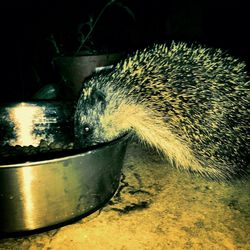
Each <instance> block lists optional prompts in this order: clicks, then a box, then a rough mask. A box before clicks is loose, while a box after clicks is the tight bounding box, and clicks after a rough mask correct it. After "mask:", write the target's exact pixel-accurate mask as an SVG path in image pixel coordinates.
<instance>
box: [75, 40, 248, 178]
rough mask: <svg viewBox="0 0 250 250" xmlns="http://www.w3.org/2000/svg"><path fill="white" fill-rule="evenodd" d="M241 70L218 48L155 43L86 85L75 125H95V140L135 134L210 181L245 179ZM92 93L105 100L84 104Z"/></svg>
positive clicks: (245, 108)
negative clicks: (168, 46)
mask: <svg viewBox="0 0 250 250" xmlns="http://www.w3.org/2000/svg"><path fill="white" fill-rule="evenodd" d="M244 68H245V65H244V63H241V62H239V61H238V60H237V59H234V58H232V57H230V56H228V55H224V54H223V53H222V52H221V51H220V50H214V51H212V50H209V49H206V48H203V47H200V46H198V47H195V46H194V47H188V46H187V45H186V44H184V43H179V44H175V43H173V44H172V45H171V47H170V48H167V47H166V46H165V45H155V46H153V47H152V48H149V49H145V50H142V51H137V52H136V53H135V54H134V55H133V56H131V57H128V58H127V59H126V60H124V61H122V62H121V63H119V64H118V65H117V66H116V67H115V68H114V70H113V71H112V72H110V73H104V74H101V75H97V76H93V77H92V78H91V79H90V80H89V81H87V82H85V83H84V85H83V90H82V94H81V97H80V99H79V102H78V106H77V111H76V120H77V119H78V120H79V121H82V122H84V121H85V122H86V119H91V120H92V121H93V122H94V121H95V122H94V124H95V125H94V126H95V129H96V138H97V139H93V140H96V141H98V142H100V141H103V142H105V141H110V140H112V139H115V138H117V137H119V136H120V135H121V134H124V133H126V132H129V131H133V132H134V133H135V134H136V135H137V136H138V138H139V139H140V140H141V141H142V142H146V143H147V144H148V145H150V146H152V147H153V148H155V149H157V150H158V151H159V152H161V153H162V154H163V155H164V156H166V157H167V158H168V159H169V160H170V161H171V162H172V163H173V165H175V166H176V167H178V168H182V169H185V170H189V171H191V172H197V173H199V174H201V175H203V176H208V177H211V178H214V179H224V180H225V179H231V178H232V177H233V176H235V175H236V174H237V173H238V172H239V173H240V174H241V175H244V174H245V173H246V172H247V171H248V170H247V167H248V165H249V162H248V159H249V158H248V157H249V141H250V139H249V138H250V137H249V123H250V120H249V119H250V118H249V77H248V76H247V74H246V72H245V70H244ZM96 91H99V92H100V93H102V95H103V98H104V99H103V100H101V99H102V98H98V99H99V100H100V101H99V102H97V103H95V102H94V104H91V105H89V103H91V102H90V100H91V99H93V95H94V94H96ZM83 111H85V113H86V112H87V113H88V116H87V117H88V118H84V117H85V116H82V115H81V114H82V112H83ZM80 123H81V122H80ZM80 130H81V125H79V127H77V128H76V131H77V132H76V133H80ZM93 138H95V137H93ZM93 144H94V141H93Z"/></svg>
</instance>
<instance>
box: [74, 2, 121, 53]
mask: <svg viewBox="0 0 250 250" xmlns="http://www.w3.org/2000/svg"><path fill="white" fill-rule="evenodd" d="M115 1H116V0H111V1H109V2H108V3H107V4H106V5H105V6H104V7H103V8H102V10H101V11H100V13H99V15H98V16H97V18H96V20H95V22H94V24H93V26H92V27H91V29H90V31H89V32H88V34H87V35H86V37H85V39H84V40H82V41H81V44H80V45H79V47H78V49H77V50H76V52H75V54H74V55H76V54H77V53H79V51H80V50H81V48H82V46H83V45H84V43H85V42H86V41H87V40H88V38H89V36H90V35H91V33H92V32H93V30H94V28H95V26H96V24H97V22H98V21H99V19H100V18H101V16H102V15H103V13H104V12H105V10H106V9H107V8H108V7H109V6H110V5H111V4H113V3H114V2H115Z"/></svg>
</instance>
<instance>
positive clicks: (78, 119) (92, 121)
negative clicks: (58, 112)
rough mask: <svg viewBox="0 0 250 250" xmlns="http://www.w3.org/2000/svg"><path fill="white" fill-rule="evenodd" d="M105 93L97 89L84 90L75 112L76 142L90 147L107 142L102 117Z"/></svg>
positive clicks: (78, 144) (80, 145) (81, 145)
mask: <svg viewBox="0 0 250 250" xmlns="http://www.w3.org/2000/svg"><path fill="white" fill-rule="evenodd" d="M105 107H106V100H105V96H104V94H103V93H102V92H101V91H99V90H95V89H88V90H86V89H85V90H83V92H82V95H81V97H80V99H79V101H78V104H77V108H76V113H75V144H76V146H77V147H81V148H83V147H88V146H93V145H97V144H100V143H104V142H106V138H105V136H104V129H103V127H102V125H101V123H100V117H101V115H102V114H103V113H104V110H105Z"/></svg>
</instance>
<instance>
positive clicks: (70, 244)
mask: <svg viewBox="0 0 250 250" xmlns="http://www.w3.org/2000/svg"><path fill="white" fill-rule="evenodd" d="M249 191H250V181H247V182H245V183H234V184H226V183H216V182H211V181H208V180H204V179H202V178H200V177H194V176H192V175H188V174H186V173H183V172H178V171H177V170H176V169H172V168H171V167H170V166H169V164H168V163H166V162H165V161H163V160H160V159H159V157H158V156H157V155H156V154H155V153H153V152H150V151H147V150H146V149H142V148H141V147H139V146H138V145H137V144H135V143H132V144H131V145H130V146H129V148H128V151H127V155H126V158H125V163H124V168H123V175H122V179H121V183H120V187H119V189H118V191H117V192H116V194H115V196H114V197H113V198H112V199H111V200H110V202H109V203H108V204H107V205H106V206H105V207H104V208H103V209H101V210H99V211H97V212H95V213H93V214H91V215H90V216H88V217H85V218H83V219H81V220H79V221H77V222H75V223H73V224H70V225H66V226H63V227H61V228H58V229H53V230H50V231H47V232H43V233H39V234H33V235H29V236H23V237H15V238H13V237H12V238H2V239H0V249H4V250H7V249H10V250H20V249H24V250H26V249H27V250H36V249H43V250H49V249H52V250H63V249H75V250H78V249H79V250H80V249H83V250H85V249H87V250H134V249H138V250H149V249H152V250H158V249H159V250H165V249H230V250H239V249H242V250H243V249H244V250H247V249H250V195H249Z"/></svg>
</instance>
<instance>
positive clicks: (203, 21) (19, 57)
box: [0, 0, 250, 101]
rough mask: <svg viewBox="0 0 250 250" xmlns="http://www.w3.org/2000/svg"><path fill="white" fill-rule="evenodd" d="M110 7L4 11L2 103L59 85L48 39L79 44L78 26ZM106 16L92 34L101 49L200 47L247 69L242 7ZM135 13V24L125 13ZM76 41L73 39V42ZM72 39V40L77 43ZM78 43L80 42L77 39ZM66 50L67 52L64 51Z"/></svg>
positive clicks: (206, 4) (120, 11)
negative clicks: (169, 45) (190, 44)
mask: <svg viewBox="0 0 250 250" xmlns="http://www.w3.org/2000/svg"><path fill="white" fill-rule="evenodd" d="M106 2H107V1H104V0H99V1H97V0H89V1H65V0H64V1H59V0H58V1H46V0H45V1H32V2H23V1H16V2H15V1H14V2H13V1H10V2H8V3H5V4H3V3H2V6H1V7H0V16H1V19H0V20H1V26H0V32H1V44H0V46H1V51H2V53H1V54H2V62H1V76H0V81H1V90H0V100H1V101H2V100H5V101H6V100H17V99H18V100H20V99H21V100H24V99H29V98H30V97H31V96H32V95H33V94H34V93H35V92H36V91H37V90H38V89H40V88H41V87H42V86H44V85H45V84H47V83H51V82H53V81H56V79H57V75H56V74H57V73H56V72H55V70H54V68H53V67H52V64H51V61H52V58H53V56H54V55H55V54H54V51H53V50H52V46H51V44H50V42H49V41H48V38H49V37H50V35H51V34H53V35H54V36H55V37H56V38H57V40H58V41H60V42H62V43H65V44H67V45H68V47H67V46H66V47H65V53H67V52H68V53H69V52H70V48H72V47H73V46H74V45H75V44H74V43H72V44H71V43H70V42H69V41H70V40H74V39H75V38H76V37H75V35H76V33H77V32H76V31H77V27H78V26H79V24H80V23H84V22H87V21H88V18H89V15H93V16H94V17H96V16H97V15H98V13H99V12H100V10H101V9H102V7H103V6H104V5H105V3H106ZM120 3H122V6H123V7H121V6H117V5H112V6H110V7H109V8H108V9H107V11H106V12H105V13H104V15H103V16H102V18H101V19H100V21H99V23H98V24H97V26H96V29H95V31H94V33H93V37H92V38H93V41H94V44H95V46H96V48H98V49H106V48H107V49H109V50H121V51H130V50H133V49H136V48H140V47H144V46H147V45H150V44H152V43H154V42H166V43H170V41H171V40H176V41H187V42H198V43H201V44H204V45H206V46H209V47H220V48H222V49H224V50H227V51H228V52H229V53H231V54H232V55H233V56H236V57H239V58H240V59H241V60H244V61H245V62H246V63H247V65H248V66H247V69H248V70H249V68H250V67H249V58H250V49H249V44H250V43H249V38H248V35H249V34H248V33H249V15H250V14H249V9H248V7H247V6H246V4H243V2H241V1H236V2H234V3H229V2H226V1H188V0H187V1H180V0H177V1H176V0H170V1H169V0H166V1H159V0H154V1H145V0H144V1H143V0H120ZM124 6H125V7H128V8H129V10H130V11H132V13H133V15H134V18H133V16H132V15H131V14H129V12H127V11H126V8H125V7H124ZM71 38H72V39H71ZM73 38H74V39H73ZM75 40H76V39H75ZM66 50H67V51H66Z"/></svg>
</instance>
